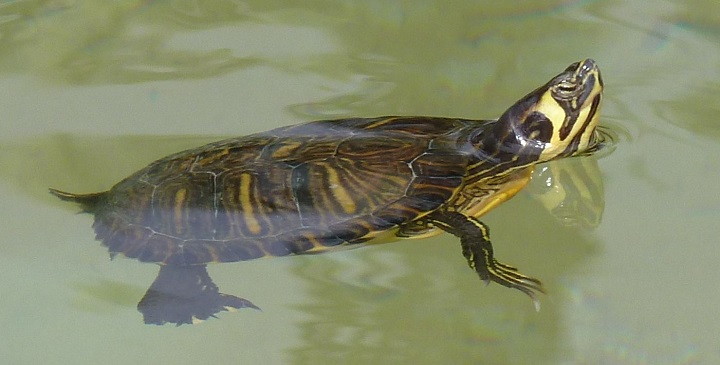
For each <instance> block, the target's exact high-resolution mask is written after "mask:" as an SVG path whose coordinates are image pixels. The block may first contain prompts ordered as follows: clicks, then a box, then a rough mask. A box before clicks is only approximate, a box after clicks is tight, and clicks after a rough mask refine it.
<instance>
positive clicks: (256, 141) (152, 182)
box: [94, 117, 478, 265]
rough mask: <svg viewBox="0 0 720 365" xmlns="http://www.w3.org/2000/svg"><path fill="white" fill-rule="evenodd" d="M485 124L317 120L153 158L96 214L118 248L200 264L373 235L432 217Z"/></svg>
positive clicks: (145, 257) (451, 191)
mask: <svg viewBox="0 0 720 365" xmlns="http://www.w3.org/2000/svg"><path fill="white" fill-rule="evenodd" d="M477 128H478V121H470V120H462V119H450V118H425V117H420V118H414V117H384V118H373V119H344V120H335V121H318V122H311V123H306V124H300V125H295V126H290V127H284V128H278V129H275V130H272V131H268V132H262V133H258V134H254V135H249V136H245V137H239V138H233V139H228V140H224V141H220V142H216V143H212V144H208V145H205V146H202V147H199V148H196V149H192V150H188V151H184V152H180V153H177V154H174V155H171V156H168V157H166V158H163V159H160V160H158V161H155V162H153V163H152V164H150V165H149V166H147V167H146V168H144V169H142V170H140V171H138V172H137V173H135V174H133V175H132V176H130V177H128V178H126V179H125V180H123V181H121V182H120V183H118V184H117V185H116V186H114V187H113V188H112V189H111V190H110V191H109V192H108V193H107V194H106V195H105V196H104V197H103V201H102V204H99V205H98V208H97V210H96V212H95V214H96V217H95V218H96V219H95V224H94V227H95V231H96V233H97V236H98V238H99V239H101V240H102V241H103V243H104V244H105V245H106V246H107V247H108V248H109V250H110V252H111V253H112V254H116V253H122V254H124V255H125V256H128V257H131V258H137V259H139V260H140V261H145V262H158V263H164V264H172V265H196V264H204V263H208V262H231V261H242V260H250V259H255V258H259V257H263V256H284V255H289V254H300V253H315V252H322V251H324V250H327V249H330V248H333V247H335V246H339V245H349V244H357V243H361V242H365V241H367V240H369V239H371V238H372V237H373V236H374V235H376V234H378V233H380V232H383V231H387V230H389V229H391V228H393V227H397V226H398V225H400V224H403V223H407V222H410V221H412V220H415V219H417V218H418V217H421V216H423V215H425V214H427V213H429V212H432V211H434V210H436V209H438V208H439V207H441V206H442V205H443V204H444V203H446V202H447V201H448V200H449V199H451V198H452V197H453V196H454V195H455V193H456V192H457V191H458V189H459V188H460V187H461V186H462V184H463V178H464V177H465V176H466V175H467V166H468V164H469V163H470V159H471V158H472V156H471V155H470V153H468V152H464V151H467V149H466V148H464V146H462V145H460V144H461V142H458V141H463V140H467V138H463V135H465V134H467V133H469V132H468V131H469V130H471V129H474V130H476V129H477Z"/></svg>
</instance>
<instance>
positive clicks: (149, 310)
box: [137, 265, 260, 326]
mask: <svg viewBox="0 0 720 365" xmlns="http://www.w3.org/2000/svg"><path fill="white" fill-rule="evenodd" d="M137 308H138V311H140V312H141V313H142V314H143V319H144V321H145V323H146V324H157V325H162V324H165V323H174V324H176V325H178V326H179V325H181V324H195V323H199V322H202V321H204V320H206V319H208V318H210V317H215V314H217V313H218V312H221V311H235V310H237V309H240V308H254V309H260V308H258V307H257V306H255V305H254V304H253V303H251V302H250V301H249V300H246V299H243V298H238V297H236V296H233V295H228V294H223V293H220V292H219V290H218V287H217V286H216V285H215V283H213V282H212V279H211V278H210V276H209V275H208V273H207V269H206V267H205V265H192V266H174V265H164V266H162V267H161V268H160V272H159V273H158V276H157V278H156V279H155V281H154V282H153V283H152V285H151V286H150V288H149V289H148V291H147V292H146V293H145V296H143V298H142V299H141V300H140V303H138V306H137Z"/></svg>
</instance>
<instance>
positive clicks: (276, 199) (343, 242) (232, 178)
mask: <svg viewBox="0 0 720 365" xmlns="http://www.w3.org/2000/svg"><path fill="white" fill-rule="evenodd" d="M601 93H602V80H601V79H600V73H599V70H598V68H597V67H596V65H595V63H594V62H593V61H592V60H584V61H581V62H578V63H574V64H572V65H570V67H568V68H567V69H566V70H565V71H563V72H562V73H560V74H559V75H558V76H556V77H554V78H553V79H552V80H550V81H549V82H548V83H547V84H545V85H544V86H541V87H540V88H538V89H536V90H535V91H533V92H531V93H530V94H528V95H527V96H525V97H524V98H522V99H521V100H520V101H518V102H517V103H516V104H515V105H513V106H512V107H510V108H509V109H508V110H507V111H506V112H505V113H504V114H503V115H502V116H501V117H500V118H499V119H498V120H467V119H451V118H430V117H382V118H372V119H342V120H333V121H318V122H312V123H306V124H300V125H296V126H290V127H285V128H278V129H275V130H272V131H269V132H263V133H258V134H254V135H250V136H246V137H239V138H233V139H228V140H224V141H220V142H216V143H211V144H208V145H205V146H202V147H199V148H196V149H192V150H188V151H185V152H180V153H177V154H174V155H171V156H168V157H165V158H163V159H160V160H158V161H155V162H153V163H151V164H150V165H149V166H148V167H146V168H144V169H142V170H140V171H138V172H136V173H135V174H133V175H132V176H130V177H128V178H126V179H125V180H123V181H121V182H120V183H118V184H117V185H115V186H114V187H113V188H112V189H110V190H109V191H107V192H102V193H96V194H85V195H80V194H70V193H64V192H60V191H57V190H51V192H52V193H53V194H55V195H56V196H58V197H59V198H61V199H63V200H69V201H74V202H77V203H79V204H81V205H82V206H83V209H84V210H85V211H87V212H89V213H92V214H94V215H95V223H94V225H93V227H94V228H95V232H96V233H97V238H98V239H100V240H102V242H103V244H104V245H105V246H107V247H108V249H109V251H110V253H111V255H115V254H117V253H122V254H124V255H125V256H127V257H131V258H136V259H138V260H140V261H143V262H155V263H159V264H161V265H162V266H161V269H160V273H159V275H158V278H157V279H156V280H155V282H154V283H153V284H152V286H151V287H150V289H149V290H148V292H147V293H146V294H145V296H144V297H143V299H142V301H141V302H140V304H139V305H138V309H139V310H140V311H141V312H142V313H143V314H144V317H145V321H146V322H147V323H156V324H162V323H165V322H171V323H177V324H182V323H191V322H192V321H194V320H198V319H206V318H208V317H210V316H213V315H214V314H215V313H217V312H218V311H221V310H223V309H232V308H242V307H255V306H254V305H253V304H252V303H250V302H249V301H247V300H245V299H240V298H237V297H234V296H231V295H226V294H221V293H219V292H218V289H217V287H216V286H215V285H214V284H213V283H212V281H211V280H210V277H209V276H208V275H207V271H206V270H205V264H207V263H210V262H233V261H244V260H252V259H256V258H260V257H269V256H285V255H290V254H307V253H319V252H324V251H327V250H330V249H334V248H337V247H339V246H352V245H357V244H360V243H363V242H366V241H368V240H370V239H373V238H380V237H386V238H387V237H392V236H399V237H421V236H426V235H427V234H426V233H428V232H429V231H431V230H433V229H434V228H440V229H441V230H444V231H447V232H450V233H452V234H454V235H455V236H458V237H459V238H460V241H461V246H462V252H463V255H464V256H465V257H466V258H467V260H468V264H469V265H470V267H471V268H472V269H473V270H475V271H476V272H477V274H478V275H479V276H480V278H481V279H483V280H485V281H494V282H496V283H499V284H501V285H504V286H507V287H510V288H515V289H518V290H520V291H522V292H524V293H526V294H528V295H529V296H531V297H532V298H533V299H535V292H536V291H542V290H543V289H542V286H541V284H540V282H539V281H538V280H536V279H533V278H530V277H527V276H524V275H522V274H520V273H519V272H518V271H517V270H516V269H515V268H514V267H511V266H508V265H505V264H502V263H500V262H498V261H496V260H495V258H494V255H493V249H492V245H491V243H490V238H489V235H488V228H487V226H485V224H483V223H482V222H480V221H479V220H478V219H477V217H479V216H481V215H482V214H484V213H485V212H487V211H488V210H490V209H492V208H493V207H495V206H496V205H497V204H499V203H501V202H503V201H505V200H507V199H508V198H510V197H511V196H513V195H514V194H515V193H516V192H517V191H518V190H519V189H521V188H522V187H523V186H524V185H525V183H526V182H527V180H528V176H529V172H530V169H531V168H532V166H533V165H534V164H536V163H540V162H543V161H548V160H553V159H557V158H561V157H567V156H572V155H574V154H577V153H579V152H582V151H587V150H589V149H593V148H595V147H596V145H597V136H596V133H595V127H596V125H597V121H598V109H599V106H600V99H601Z"/></svg>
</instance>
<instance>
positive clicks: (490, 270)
mask: <svg viewBox="0 0 720 365" xmlns="http://www.w3.org/2000/svg"><path fill="white" fill-rule="evenodd" d="M475 270H476V271H477V273H478V275H479V276H480V278H481V279H483V281H485V282H488V281H490V280H491V281H494V282H496V283H498V284H500V285H502V286H506V287H508V288H513V289H517V290H520V291H521V292H523V293H525V294H526V295H527V296H529V297H530V299H532V301H533V306H534V307H535V310H537V311H539V310H540V301H539V300H538V298H537V295H536V294H537V292H540V293H545V289H544V288H543V285H542V282H540V280H538V279H535V278H532V277H529V276H525V275H523V274H521V273H520V272H518V271H517V269H516V268H515V267H512V266H509V265H505V264H503V263H501V262H498V261H497V260H495V259H492V260H491V261H490V262H488V265H487V266H476V267H475Z"/></svg>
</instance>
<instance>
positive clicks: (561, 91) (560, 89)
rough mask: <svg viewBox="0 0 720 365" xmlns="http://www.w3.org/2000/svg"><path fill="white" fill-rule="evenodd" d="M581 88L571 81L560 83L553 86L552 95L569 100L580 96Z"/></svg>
mask: <svg viewBox="0 0 720 365" xmlns="http://www.w3.org/2000/svg"><path fill="white" fill-rule="evenodd" d="M580 91H581V88H580V87H579V85H578V84H577V83H574V82H572V81H562V82H560V83H559V84H557V85H555V87H554V88H553V93H554V94H555V95H556V96H557V97H559V98H561V99H571V98H573V97H575V96H577V95H578V94H580Z"/></svg>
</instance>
